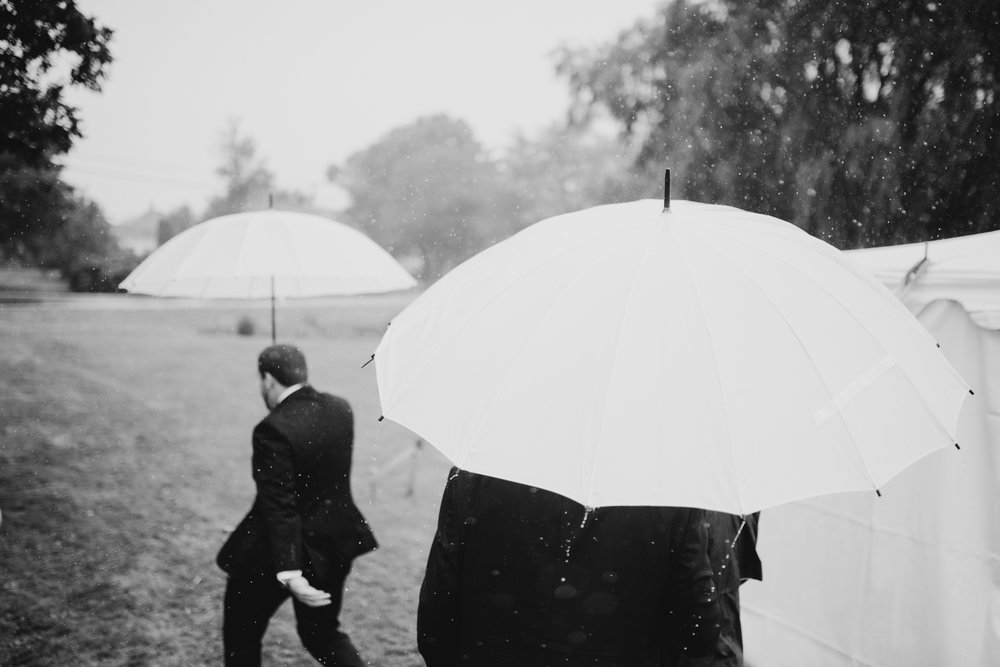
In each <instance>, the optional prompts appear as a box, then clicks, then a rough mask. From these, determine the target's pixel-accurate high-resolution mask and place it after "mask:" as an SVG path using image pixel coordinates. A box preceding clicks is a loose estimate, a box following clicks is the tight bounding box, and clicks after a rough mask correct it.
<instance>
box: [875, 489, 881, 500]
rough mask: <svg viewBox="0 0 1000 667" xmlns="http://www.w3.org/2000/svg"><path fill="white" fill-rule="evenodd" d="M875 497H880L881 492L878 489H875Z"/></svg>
mask: <svg viewBox="0 0 1000 667" xmlns="http://www.w3.org/2000/svg"><path fill="white" fill-rule="evenodd" d="M875 495H876V496H878V497H879V498H881V497H882V492H881V491H879V490H878V489H875Z"/></svg>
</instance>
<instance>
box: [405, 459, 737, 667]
mask: <svg viewBox="0 0 1000 667" xmlns="http://www.w3.org/2000/svg"><path fill="white" fill-rule="evenodd" d="M706 525H707V524H706V521H705V514H704V512H703V511H702V510H697V509H688V508H677V507H602V508H597V509H595V510H590V509H587V508H585V507H584V506H583V505H581V504H580V503H577V502H575V501H573V500H570V499H568V498H566V497H564V496H560V495H558V494H555V493H552V492H550V491H545V490H543V489H539V488H536V487H532V486H527V485H524V484H518V483H516V482H510V481H506V480H502V479H498V478H495V477H489V476H486V475H479V474H476V473H471V472H467V471H459V470H457V469H453V470H452V472H451V474H450V475H449V479H448V482H447V485H446V487H445V490H444V496H443V498H442V501H441V509H440V516H439V520H438V528H437V533H436V534H435V536H434V541H433V542H432V545H431V550H430V555H429V556H428V560H427V570H426V573H425V577H424V582H423V585H422V586H421V589H420V603H419V607H418V612H417V641H418V646H419V649H420V653H421V655H422V656H423V657H424V659H425V660H426V662H427V667H450V666H452V665H477V667H514V666H517V667H549V666H551V665H598V666H603V667H655V666H656V665H658V664H659V663H658V660H659V656H660V653H661V651H663V652H669V653H670V654H675V653H676V654H682V655H694V656H698V655H705V654H708V653H709V652H710V651H711V650H713V649H714V648H715V645H716V642H717V639H718V636H719V624H720V620H721V609H720V605H719V600H718V596H717V594H716V590H715V584H714V581H713V573H712V566H711V563H710V561H709V558H708V535H707V530H706Z"/></svg>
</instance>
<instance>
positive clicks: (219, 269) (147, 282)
mask: <svg viewBox="0 0 1000 667" xmlns="http://www.w3.org/2000/svg"><path fill="white" fill-rule="evenodd" d="M415 284H416V281H415V280H414V279H413V277H412V276H411V275H410V274H409V273H407V271H406V269H404V268H403V267H402V266H400V265H399V263H398V262H397V261H396V260H395V259H393V257H392V256H391V255H390V254H389V253H388V252H386V251H385V250H384V249H383V248H382V247H381V246H379V245H378V244H377V243H375V242H374V241H372V240H371V239H370V238H368V237H367V236H365V235H364V234H362V233H361V232H359V231H357V230H356V229H353V228H351V227H348V226H347V225H345V224H342V223H339V222H336V221H333V220H329V219H327V218H323V217H320V216H318V215H311V214H306V213H296V212H293V211H279V210H274V209H269V210H266V211H255V212H251V213H236V214H233V215H223V216H219V217H217V218H212V219H210V220H206V221H205V222H202V223H200V224H197V225H195V226H194V227H191V228H189V229H186V230H184V231H183V232H181V233H180V234H178V235H177V236H175V237H173V238H172V239H170V240H169V241H167V242H166V243H164V244H163V245H162V246H160V247H159V248H157V249H156V250H155V251H153V253H151V254H150V255H149V257H147V258H146V259H145V260H143V261H142V263H141V264H139V266H137V267H136V268H135V270H134V271H132V273H131V274H129V276H128V277H127V278H125V280H123V281H122V282H121V284H120V285H119V287H120V288H122V289H124V290H127V291H129V292H133V293H137V294H151V295H154V296H167V297H193V298H198V299H263V298H270V299H271V335H272V339H273V338H274V336H275V332H274V300H275V298H296V297H316V296H335V295H350V294H374V293H382V292H392V291H395V290H403V289H408V288H410V287H413V286H414V285H415Z"/></svg>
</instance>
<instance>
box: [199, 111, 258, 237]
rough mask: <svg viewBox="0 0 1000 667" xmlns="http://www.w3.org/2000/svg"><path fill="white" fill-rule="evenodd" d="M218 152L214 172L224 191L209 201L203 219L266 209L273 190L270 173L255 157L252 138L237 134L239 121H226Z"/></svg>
mask: <svg viewBox="0 0 1000 667" xmlns="http://www.w3.org/2000/svg"><path fill="white" fill-rule="evenodd" d="M219 152H220V154H221V156H222V163H221V164H220V166H219V168H218V169H216V173H217V174H219V176H222V177H223V178H224V179H225V181H226V191H225V193H223V195H222V196H221V197H215V198H214V199H212V201H210V202H209V204H208V208H207V209H206V211H205V216H204V217H205V218H206V219H208V218H214V217H216V216H219V215H226V214H228V213H241V212H243V211H252V210H258V209H263V208H267V206H268V198H269V196H270V195H271V194H272V193H273V191H274V174H272V173H271V171H270V170H269V169H268V168H267V166H266V165H265V163H264V161H263V160H262V159H260V158H258V157H257V143H256V142H255V141H254V140H253V138H252V137H250V136H245V135H243V134H242V133H241V131H240V123H239V121H237V120H232V121H230V122H229V124H228V125H227V126H226V128H225V130H223V132H222V135H221V139H220V142H219Z"/></svg>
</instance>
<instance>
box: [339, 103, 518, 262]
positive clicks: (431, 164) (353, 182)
mask: <svg viewBox="0 0 1000 667" xmlns="http://www.w3.org/2000/svg"><path fill="white" fill-rule="evenodd" d="M331 171H332V173H334V174H335V178H336V181H337V182H338V183H339V184H340V185H342V186H343V187H344V188H346V189H347V190H348V192H349V193H350V195H351V200H352V204H351V206H350V208H349V209H348V210H347V212H346V215H347V217H348V219H349V220H350V221H351V222H353V223H354V224H356V225H357V226H358V227H360V228H361V229H362V230H364V231H365V232H366V233H367V234H368V235H370V236H371V237H372V238H373V239H375V240H376V241H378V242H379V243H381V244H382V245H384V246H386V247H387V248H388V249H389V250H390V252H392V253H393V254H395V255H397V256H401V255H408V254H414V255H418V256H419V258H420V259H422V260H423V263H424V266H423V270H422V271H421V272H420V273H421V277H422V278H423V279H425V280H426V279H434V278H437V277H439V276H440V275H442V274H443V273H444V272H445V271H447V270H448V269H450V268H451V267H452V266H454V265H455V264H457V263H458V262H460V261H462V260H464V259H466V258H467V257H468V256H470V255H472V254H473V253H474V252H476V251H477V250H480V249H481V248H482V247H484V246H485V245H487V244H489V243H491V242H493V241H496V240H498V238H502V237H503V236H505V235H506V231H505V230H507V231H509V230H508V228H507V227H505V225H509V222H510V220H511V215H510V211H511V210H512V208H513V205H514V202H513V198H512V197H511V193H510V191H509V190H507V189H505V188H504V187H503V186H502V183H501V180H500V174H499V171H498V168H497V163H496V161H495V160H493V159H492V158H491V157H490V156H489V155H488V154H487V152H486V151H485V150H484V148H483V146H482V145H481V144H480V143H479V141H478V140H477V139H476V138H475V136H474V135H473V133H472V130H471V129H470V128H469V126H468V125H467V124H466V123H464V122H462V121H460V120H456V119H453V118H449V117H448V116H444V115H436V116H430V117H426V118H421V119H419V120H417V121H416V122H414V123H412V124H410V125H406V126H404V127H400V128H397V129H394V130H392V131H390V132H389V133H388V134H387V135H385V136H384V137H383V138H382V139H380V140H379V141H377V142H376V143H375V144H373V145H371V146H369V147H368V148H366V149H364V150H362V151H359V152H357V153H354V154H353V155H351V156H350V157H348V159H347V161H346V162H345V164H344V165H342V166H341V167H340V168H337V169H333V170H331Z"/></svg>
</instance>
